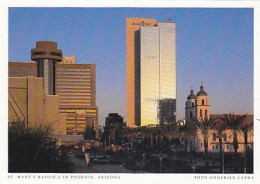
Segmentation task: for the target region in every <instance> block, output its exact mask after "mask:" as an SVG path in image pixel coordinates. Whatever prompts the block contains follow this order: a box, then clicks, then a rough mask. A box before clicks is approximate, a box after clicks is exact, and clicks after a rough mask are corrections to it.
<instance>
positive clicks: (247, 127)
mask: <svg viewBox="0 0 260 184" xmlns="http://www.w3.org/2000/svg"><path fill="white" fill-rule="evenodd" d="M252 129H253V121H251V120H249V121H243V123H242V124H241V126H240V130H241V132H242V133H243V135H244V146H245V148H244V149H245V155H244V168H245V173H246V168H247V155H248V142H247V141H248V140H247V139H248V133H249V132H250V131H251V130H252Z"/></svg>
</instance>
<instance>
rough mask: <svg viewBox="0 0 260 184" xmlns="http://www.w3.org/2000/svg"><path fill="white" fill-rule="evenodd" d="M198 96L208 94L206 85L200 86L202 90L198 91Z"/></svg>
mask: <svg viewBox="0 0 260 184" xmlns="http://www.w3.org/2000/svg"><path fill="white" fill-rule="evenodd" d="M197 96H208V94H207V93H206V92H205V91H204V87H203V86H202V85H201V86H200V91H199V92H198V93H197Z"/></svg>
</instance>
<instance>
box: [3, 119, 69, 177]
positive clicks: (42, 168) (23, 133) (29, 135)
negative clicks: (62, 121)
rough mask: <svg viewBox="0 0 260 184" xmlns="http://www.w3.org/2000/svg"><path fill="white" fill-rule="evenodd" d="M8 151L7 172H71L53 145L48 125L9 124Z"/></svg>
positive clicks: (63, 156) (66, 162) (23, 122)
mask: <svg viewBox="0 0 260 184" xmlns="http://www.w3.org/2000/svg"><path fill="white" fill-rule="evenodd" d="M8 148H9V150H8V161H9V164H8V169H9V172H26V173H29V172H45V173H47V172H52V173H54V172H72V163H71V162H70V160H69V158H68V157H67V156H66V154H65V152H64V150H62V149H58V147H57V146H56V139H55V138H54V137H53V136H52V128H51V126H50V125H48V124H44V123H39V124H37V125H35V126H27V122H26V121H22V122H21V121H17V122H9V126H8ZM60 151H61V152H62V154H61V153H60Z"/></svg>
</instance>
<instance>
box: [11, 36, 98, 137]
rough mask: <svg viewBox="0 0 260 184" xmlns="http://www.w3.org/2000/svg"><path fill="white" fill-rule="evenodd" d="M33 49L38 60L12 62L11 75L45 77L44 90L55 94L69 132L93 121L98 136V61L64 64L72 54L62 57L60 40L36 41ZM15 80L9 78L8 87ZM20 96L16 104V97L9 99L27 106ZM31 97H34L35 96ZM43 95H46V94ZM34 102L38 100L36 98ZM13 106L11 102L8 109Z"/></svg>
mask: <svg viewBox="0 0 260 184" xmlns="http://www.w3.org/2000/svg"><path fill="white" fill-rule="evenodd" d="M31 52H32V59H33V60H35V61H36V63H32V62H9V78H10V77H16V78H20V77H28V76H34V77H37V79H38V78H39V79H42V81H43V90H44V94H45V95H46V96H49V98H51V97H50V96H53V98H54V96H55V99H57V103H56V104H58V109H59V114H60V116H62V117H65V121H66V134H69V135H71V134H83V133H84V130H85V127H86V125H87V124H91V125H94V127H95V131H96V136H98V108H97V106H96V76H95V65H94V64H71V63H66V64H61V61H62V60H65V59H66V58H67V59H68V58H69V57H62V51H61V50H59V49H57V43H55V42H48V41H40V42H37V43H36V48H35V49H32V51H31ZM64 58H65V59H64ZM72 58H74V61H75V56H72ZM72 60H73V59H72ZM17 80H18V79H17ZM13 81H14V80H11V81H10V82H9V88H10V86H11V85H12V83H13ZM19 81H20V80H19ZM18 83H19V82H18ZM15 84H17V82H15ZM30 89H32V90H33V89H34V87H33V86H32V87H30ZM35 90H36V89H35ZM39 90H41V89H37V91H39ZM21 97H22V96H21V95H17V96H16V98H17V99H16V102H17V104H15V103H14V101H11V96H10V97H9V103H12V105H13V106H15V105H16V106H24V105H25V104H21V103H22V102H20V103H18V101H20V100H22V99H20V98H21ZM18 99H19V100H18ZM28 99H29V98H28ZM30 99H31V100H33V98H30ZM43 99H45V97H44V98H43ZM31 100H30V102H29V103H34V102H31ZM23 103H24V102H23ZM35 103H37V100H36V101H35ZM50 107H51V106H50ZM54 107H56V105H53V108H54ZM10 108H11V106H10V107H9V109H10ZM27 108H29V107H27ZM29 109H30V108H29ZM50 109H52V108H50ZM17 112H18V111H17ZM33 113H36V112H34V111H32V114H33ZM37 113H38V114H39V113H40V114H41V113H44V111H37ZM14 114H15V113H12V117H15V116H13V115H14ZM49 117H52V116H49ZM26 118H28V117H26ZM29 118H30V117H29ZM11 119H13V118H11V117H10V116H9V120H11ZM54 119H55V118H54Z"/></svg>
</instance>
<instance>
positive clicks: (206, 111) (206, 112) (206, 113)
mask: <svg viewBox="0 0 260 184" xmlns="http://www.w3.org/2000/svg"><path fill="white" fill-rule="evenodd" d="M205 118H208V110H205Z"/></svg>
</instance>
